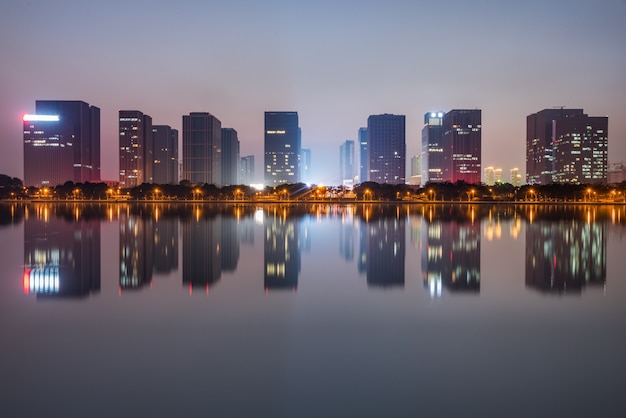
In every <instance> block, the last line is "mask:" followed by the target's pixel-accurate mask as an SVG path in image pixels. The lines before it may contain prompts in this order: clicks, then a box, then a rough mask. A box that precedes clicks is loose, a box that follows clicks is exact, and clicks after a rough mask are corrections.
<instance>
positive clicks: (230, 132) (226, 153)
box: [222, 128, 239, 185]
mask: <svg viewBox="0 0 626 418" xmlns="http://www.w3.org/2000/svg"><path fill="white" fill-rule="evenodd" d="M222 184H225V185H235V184H239V139H238V138H237V131H236V130H234V129H233V128H222Z"/></svg>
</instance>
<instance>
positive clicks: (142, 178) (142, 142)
mask: <svg viewBox="0 0 626 418" xmlns="http://www.w3.org/2000/svg"><path fill="white" fill-rule="evenodd" d="M119 134H120V135H119V137H120V142H119V146H120V153H119V157H120V165H119V168H120V186H122V187H135V186H139V185H140V184H142V183H152V181H153V173H152V165H153V160H154V156H153V138H152V118H151V117H150V116H148V115H144V114H143V113H142V112H140V111H138V110H120V111H119Z"/></svg>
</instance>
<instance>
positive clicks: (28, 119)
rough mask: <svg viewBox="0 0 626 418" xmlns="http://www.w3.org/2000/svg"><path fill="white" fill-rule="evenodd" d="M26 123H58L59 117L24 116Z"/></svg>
mask: <svg viewBox="0 0 626 418" xmlns="http://www.w3.org/2000/svg"><path fill="white" fill-rule="evenodd" d="M23 119H24V122H58V121H59V115H24V118H23Z"/></svg>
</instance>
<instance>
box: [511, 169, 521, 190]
mask: <svg viewBox="0 0 626 418" xmlns="http://www.w3.org/2000/svg"><path fill="white" fill-rule="evenodd" d="M511 184H512V185H513V186H515V187H520V186H521V185H522V175H521V174H520V173H519V168H517V167H515V168H512V169H511Z"/></svg>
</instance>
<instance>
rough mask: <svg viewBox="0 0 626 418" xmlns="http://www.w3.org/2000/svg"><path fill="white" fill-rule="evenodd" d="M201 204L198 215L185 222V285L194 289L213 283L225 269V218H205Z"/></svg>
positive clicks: (197, 211)
mask: <svg viewBox="0 0 626 418" xmlns="http://www.w3.org/2000/svg"><path fill="white" fill-rule="evenodd" d="M201 210H202V209H201V208H200V207H195V208H194V212H195V213H196V218H195V219H190V220H188V221H185V222H184V223H183V224H182V229H183V285H188V286H189V288H190V290H193V289H194V288H204V289H206V291H207V292H208V290H209V287H210V286H211V285H213V284H214V283H216V282H217V281H218V280H219V279H220V277H221V272H222V255H221V247H220V233H221V222H222V221H221V219H220V218H202V217H201Z"/></svg>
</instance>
